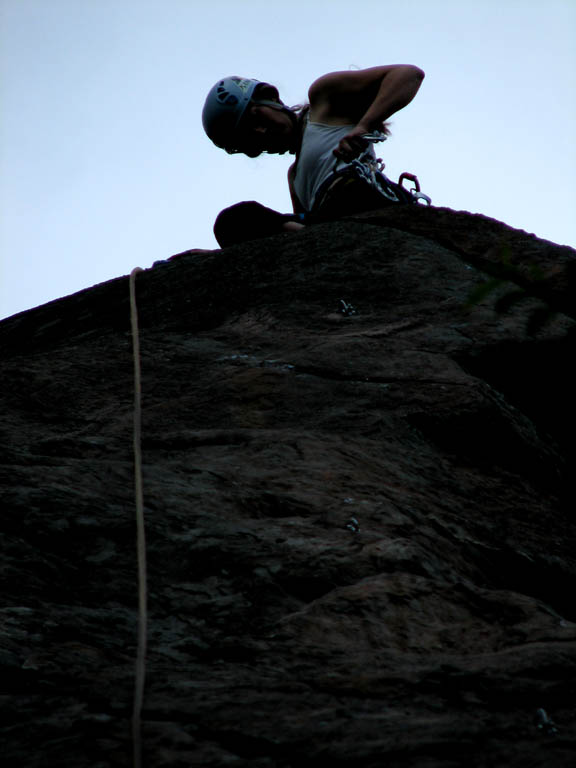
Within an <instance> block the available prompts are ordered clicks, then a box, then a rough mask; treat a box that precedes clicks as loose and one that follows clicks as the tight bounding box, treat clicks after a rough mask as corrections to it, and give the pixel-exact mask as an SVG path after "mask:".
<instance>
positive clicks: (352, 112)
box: [308, 64, 424, 123]
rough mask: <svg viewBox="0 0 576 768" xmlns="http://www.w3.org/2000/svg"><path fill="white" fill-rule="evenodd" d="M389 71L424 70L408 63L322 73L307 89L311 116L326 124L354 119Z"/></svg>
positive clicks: (416, 74) (420, 75) (417, 72)
mask: <svg viewBox="0 0 576 768" xmlns="http://www.w3.org/2000/svg"><path fill="white" fill-rule="evenodd" d="M393 73H395V76H396V75H398V74H402V75H404V76H408V75H411V76H414V77H418V78H420V79H422V78H423V77H424V72H423V71H422V70H421V69H420V68H419V67H416V66H414V65H412V64H389V65H384V66H380V67H369V68H368V69H357V70H344V71H341V72H329V73H328V74H326V75H322V77H319V78H318V79H317V80H315V81H314V82H313V83H312V85H311V86H310V89H309V91H308V98H309V101H310V116H311V118H312V119H313V120H316V121H319V122H327V123H337V122H355V121H356V120H357V119H358V118H359V116H361V115H362V114H363V113H364V112H365V110H366V109H367V106H368V105H369V104H370V103H371V102H372V100H373V99H374V98H375V96H376V94H377V92H378V89H379V88H380V86H381V84H382V81H383V80H384V79H385V78H387V77H389V76H390V75H392V74H393Z"/></svg>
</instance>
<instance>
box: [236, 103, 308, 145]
mask: <svg viewBox="0 0 576 768" xmlns="http://www.w3.org/2000/svg"><path fill="white" fill-rule="evenodd" d="M236 130H237V134H238V139H237V147H238V149H239V150H240V151H241V152H244V154H246V155H249V156H251V157H256V156H257V155H259V154H260V153H261V152H268V153H269V154H274V155H283V154H284V153H285V152H294V148H293V147H294V146H295V139H296V120H295V119H294V117H292V116H291V115H290V114H288V112H286V111H285V110H281V109H275V108H274V107H270V106H268V105H265V104H252V105H251V106H249V107H248V109H247V110H246V112H245V114H244V116H243V117H242V120H241V121H240V125H239V126H238V128H237V129H236Z"/></svg>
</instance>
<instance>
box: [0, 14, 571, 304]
mask: <svg viewBox="0 0 576 768" xmlns="http://www.w3.org/2000/svg"><path fill="white" fill-rule="evenodd" d="M398 63H408V64H416V65H417V66H419V67H421V68H422V69H424V71H425V72H426V79H425V81H424V83H423V85H422V88H421V89H420V92H419V94H418V95H417V97H416V99H415V100H414V101H413V102H412V104H410V105H409V106H408V107H407V108H406V109H404V110H403V111H401V112H399V113H398V114H397V115H395V116H394V117H393V118H392V133H393V136H392V138H391V139H389V140H388V141H387V142H386V144H384V145H380V146H378V147H377V149H378V152H377V154H379V155H380V156H381V157H382V158H383V159H384V161H385V163H386V173H387V174H388V175H389V176H390V177H391V178H392V179H397V177H398V175H399V174H400V173H401V172H402V171H411V172H413V173H416V174H417V175H418V177H419V178H420V182H421V185H422V189H423V191H424V192H426V193H427V194H428V195H430V196H431V197H432V201H433V203H434V204H435V205H438V206H448V207H451V208H454V209H456V210H468V211H471V212H473V213H483V214H485V215H487V216H491V217H493V218H496V219H499V220H500V221H504V222H505V223H507V224H510V225H511V226H513V227H517V228H519V229H524V230H527V231H528V232H534V233H535V234H537V235H538V236H539V237H543V238H546V239H549V240H552V241H554V242H557V243H561V244H568V245H572V246H573V247H574V246H576V214H575V212H576V147H575V144H576V141H575V139H576V0H467V2H463V1H462V0H400V1H395V2H391V0H354V2H350V0H333V1H332V2H330V1H329V0H324V1H323V0H290V2H288V3H274V2H270V0H219V1H218V2H206V1H205V0H0V74H1V80H0V89H1V90H0V96H1V106H2V122H1V126H0V152H1V154H0V193H1V199H0V204H1V207H0V249H1V250H0V259H1V261H0V317H6V316H9V315H12V314H14V313H16V312H20V311H22V310H25V309H28V308H30V307H34V306H37V305H39V304H42V303H45V302H47V301H51V300H53V299H56V298H59V297H61V296H64V295H66V294H69V293H74V292H75V291H78V290H81V289H83V288H86V287H89V286H91V285H93V284H95V283H99V282H103V281H105V280H109V279H111V278H114V277H118V276H120V275H125V274H128V273H129V272H130V271H131V270H132V268H133V267H135V266H140V267H143V268H146V267H149V266H151V265H152V263H153V262H154V261H157V260H161V259H166V258H168V257H169V256H170V255H172V254H174V253H178V252H180V251H183V250H187V249H189V248H216V247H217V244H216V241H215V240H214V236H213V234H212V225H213V222H214V219H215V217H216V216H217V214H218V212H219V211H220V210H221V209H222V208H224V207H226V206H228V205H231V204H232V203H235V202H238V201H239V200H259V201H260V202H262V203H264V204H265V205H269V206H271V207H273V208H276V209H278V210H282V211H289V210H290V200H289V195H288V186H287V183H286V170H287V168H288V165H289V164H290V162H291V160H290V157H289V156H287V155H286V156H283V157H274V156H267V155H263V156H262V157H261V158H258V159H255V160H252V159H249V158H246V157H244V156H240V155H237V156H229V155H227V154H226V153H225V152H223V151H222V150H219V149H217V148H216V147H214V146H213V145H212V144H211V142H210V141H209V140H208V139H207V138H206V137H205V135H204V133H203V131H202V126H201V120H200V113H201V110H202V106H203V103H204V99H205V97H206V93H207V91H208V90H209V88H210V87H211V86H212V85H213V84H214V83H215V82H216V80H218V79H219V78H221V77H224V76H226V75H232V74H238V75H242V76H245V77H256V78H258V79H262V80H266V81H268V82H271V83H274V84H275V85H276V86H278V88H279V89H280V95H281V97H282V98H283V100H284V101H285V102H286V103H288V104H296V103H300V102H302V101H304V100H305V99H306V94H307V90H308V87H309V85H310V84H311V83H312V82H313V81H314V80H315V79H316V78H317V77H319V76H320V75H322V74H325V73H326V72H330V71H334V70H344V69H350V68H364V67H370V66H376V65H380V64H398Z"/></svg>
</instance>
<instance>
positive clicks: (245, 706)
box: [0, 206, 576, 768]
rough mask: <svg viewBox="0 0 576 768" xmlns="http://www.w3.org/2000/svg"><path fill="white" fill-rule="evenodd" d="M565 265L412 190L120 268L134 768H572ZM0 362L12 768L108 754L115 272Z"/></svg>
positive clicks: (120, 654)
mask: <svg viewBox="0 0 576 768" xmlns="http://www.w3.org/2000/svg"><path fill="white" fill-rule="evenodd" d="M136 261H137V258H136ZM575 265H576V251H574V250H573V249H571V248H569V247H567V246H560V245H556V244H554V243H550V242H547V241H544V240H541V239H539V238H537V237H535V236H534V235H531V234H527V233H526V232H523V231H520V230H514V229H511V228H510V227H507V226H506V225H505V224H502V223H500V222H498V221H495V220H493V219H489V218H486V217H484V216H480V215H473V214H469V213H466V212H455V211H451V210H448V209H443V208H424V207H416V206H414V207H410V208H408V207H406V208H389V209H386V210H382V211H376V212H370V213H366V214H362V215H357V216H353V217H350V218H347V219H343V220H341V221H338V222H335V223H330V224H322V225H319V226H316V227H310V228H307V229H306V230H304V231H302V232H301V233H295V234H283V235H279V236H275V237H270V238H265V239H262V240H256V241H253V242H249V243H244V244H242V245H237V246H232V247H230V248H226V249H224V250H214V251H205V250H191V251H187V252H185V253H183V254H178V255H177V256H175V257H173V258H170V259H166V260H165V261H159V262H157V263H156V264H155V265H154V266H153V267H152V268H150V269H147V270H145V271H143V272H142V273H140V274H139V275H138V276H137V278H136V296H137V304H138V312H139V320H140V346H141V365H142V398H143V423H142V450H143V464H144V505H145V516H146V531H147V540H148V580H149V581H148V589H149V631H148V654H147V678H146V690H145V698H144V710H143V713H142V721H143V722H142V739H143V755H144V765H146V766H150V767H153V768H157V767H158V768H160V767H164V766H166V767H168V766H198V767H199V768H217V767H218V768H220V766H238V767H239V768H276V767H278V768H311V767H312V766H320V765H331V766H342V767H344V766H349V767H350V768H357V767H358V768H381V766H387V767H389V768H455V767H456V766H463V765H467V766H468V765H469V766H475V767H476V768H494V767H495V766H506V767H507V768H513V767H515V766H517V767H518V768H520V767H522V768H525V766H528V765H530V766H532V767H535V766H547V768H557V767H558V766H566V767H568V766H572V765H573V764H574V755H575V754H576V730H575V724H576V714H575V710H574V696H575V693H576V690H575V689H576V677H575V675H576V603H575V600H574V594H575V593H576V559H575V554H574V552H575V536H576V517H575V514H574V477H575V472H574V471H575V458H576V457H575V449H574V428H575V419H574V406H573V400H574V392H575V391H576V388H575V383H576V382H575V374H574V367H573V365H572V361H573V359H574V352H575V342H576V335H575V334H576V331H575V330H574V328H575V325H576V304H575V302H574V298H575V296H576V266H575ZM0 348H1V350H2V354H1V360H2V376H1V382H0V392H1V398H2V441H1V444H0V472H1V498H2V515H1V516H0V525H1V530H2V542H3V553H2V582H1V590H0V595H1V600H2V603H1V607H0V665H1V676H0V680H1V687H2V695H1V697H0V710H1V718H0V745H1V751H2V754H3V755H4V757H3V760H4V765H7V766H8V765H20V766H26V767H27V768H35V767H36V766H42V768H52V767H54V768H56V767H57V766H58V767H59V766H64V765H67V766H68V765H70V766H72V765H73V766H74V767H75V768H83V767H84V766H86V768H88V767H90V768H108V767H109V766H110V767H112V766H114V767H115V766H126V765H128V764H130V759H131V758H130V754H131V749H132V745H131V737H130V717H131V714H132V695H133V685H134V659H135V655H136V622H137V586H136V575H137V571H136V534H135V522H134V481H133V455H132V429H133V427H132V402H133V389H134V384H133V360H132V335H131V330H130V307H129V291H128V277H121V278H118V279H115V280H112V281H109V282H107V283H104V284H102V285H98V286H95V287H93V288H89V289H87V290H84V291H81V292H80V293H77V294H74V295H72V296H68V297H65V298H63V299H60V300H58V301H54V302H51V303H49V304H46V305H44V306H41V307H38V308H37V309H33V310H30V311H28V312H24V313H21V314H19V315H16V316H14V317H12V318H9V319H7V320H5V321H3V322H2V323H0Z"/></svg>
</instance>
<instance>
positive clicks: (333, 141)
mask: <svg viewBox="0 0 576 768" xmlns="http://www.w3.org/2000/svg"><path fill="white" fill-rule="evenodd" d="M304 119H305V123H304V133H303V135H302V145H301V147H300V153H299V156H298V165H297V167H296V176H295V177H294V191H295V192H296V196H297V197H298V200H299V201H300V202H301V203H302V205H303V206H304V208H305V210H307V211H310V210H311V209H312V206H313V205H314V199H315V197H316V192H317V191H318V188H319V187H320V185H321V184H322V182H323V181H325V179H327V178H328V176H330V174H331V173H333V172H334V171H336V170H340V169H342V168H345V167H346V165H348V163H344V162H343V161H341V160H338V159H337V158H336V157H334V155H333V151H334V150H335V149H336V147H337V146H338V144H339V142H340V139H342V138H343V137H344V136H346V134H347V133H350V130H351V129H352V128H354V125H353V124H352V125H326V124H325V123H313V122H312V121H311V120H309V117H308V115H306V117H305V118H304ZM367 151H368V152H369V153H370V154H371V155H372V157H376V153H375V152H374V147H373V145H372V144H371V145H370V147H369V149H368V150H367Z"/></svg>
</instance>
